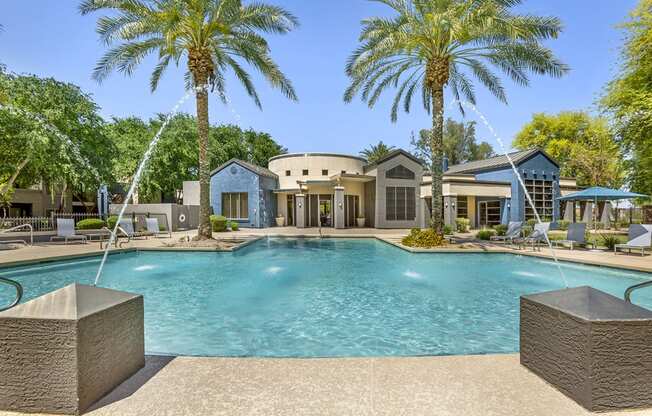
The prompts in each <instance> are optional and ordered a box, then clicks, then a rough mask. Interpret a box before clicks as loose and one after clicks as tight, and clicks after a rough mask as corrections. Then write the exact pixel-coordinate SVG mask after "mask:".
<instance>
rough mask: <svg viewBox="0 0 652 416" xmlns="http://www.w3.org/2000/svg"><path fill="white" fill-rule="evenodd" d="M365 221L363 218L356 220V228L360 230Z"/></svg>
mask: <svg viewBox="0 0 652 416" xmlns="http://www.w3.org/2000/svg"><path fill="white" fill-rule="evenodd" d="M365 221H366V219H365V218H356V219H355V222H356V223H357V224H358V227H360V228H362V227H364V223H365Z"/></svg>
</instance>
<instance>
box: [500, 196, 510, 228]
mask: <svg viewBox="0 0 652 416" xmlns="http://www.w3.org/2000/svg"><path fill="white" fill-rule="evenodd" d="M500 208H501V209H502V212H501V213H500V223H501V224H503V225H508V224H509V219H510V218H511V214H510V211H511V210H512V199H511V198H503V199H502V200H501V204H500Z"/></svg>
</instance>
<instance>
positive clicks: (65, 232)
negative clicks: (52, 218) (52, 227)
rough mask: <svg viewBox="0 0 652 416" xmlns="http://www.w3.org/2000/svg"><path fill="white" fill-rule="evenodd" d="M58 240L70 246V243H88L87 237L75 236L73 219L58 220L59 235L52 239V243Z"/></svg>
mask: <svg viewBox="0 0 652 416" xmlns="http://www.w3.org/2000/svg"><path fill="white" fill-rule="evenodd" d="M56 240H63V243H64V244H68V241H81V242H82V243H84V244H86V242H87V238H86V236H85V235H81V234H75V220H73V219H72V218H57V235H53V236H52V237H50V242H52V241H56Z"/></svg>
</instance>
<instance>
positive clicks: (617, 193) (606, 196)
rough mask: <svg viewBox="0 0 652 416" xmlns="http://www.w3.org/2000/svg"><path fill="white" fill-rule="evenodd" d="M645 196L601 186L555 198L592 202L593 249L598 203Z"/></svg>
mask: <svg viewBox="0 0 652 416" xmlns="http://www.w3.org/2000/svg"><path fill="white" fill-rule="evenodd" d="M644 197H647V195H643V194H637V193H635V192H628V191H623V190H620V189H611V188H604V187H602V186H594V187H592V188H588V189H585V190H583V191H579V192H573V193H572V194H568V195H566V196H562V197H560V198H557V199H558V200H559V201H593V202H594V207H593V229H594V233H593V247H595V232H596V231H597V218H596V213H595V210H596V209H597V205H598V201H617V200H620V199H632V198H644Z"/></svg>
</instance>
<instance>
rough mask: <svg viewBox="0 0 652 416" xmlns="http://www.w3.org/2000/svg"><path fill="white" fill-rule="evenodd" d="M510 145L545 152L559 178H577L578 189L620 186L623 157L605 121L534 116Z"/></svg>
mask: <svg viewBox="0 0 652 416" xmlns="http://www.w3.org/2000/svg"><path fill="white" fill-rule="evenodd" d="M513 145H514V147H516V148H517V149H522V150H525V149H530V148H533V147H537V148H540V149H543V150H545V151H546V153H548V154H549V155H550V156H552V157H553V158H554V159H555V160H556V161H557V162H558V163H559V165H560V168H561V172H560V174H561V175H562V176H571V177H576V178H577V182H578V184H579V185H580V186H598V185H599V186H610V187H616V188H618V187H620V186H621V185H622V184H623V166H622V163H621V162H622V155H621V153H620V149H619V148H618V144H617V143H616V141H615V139H614V135H613V133H612V132H611V130H610V128H609V125H608V123H607V120H606V119H604V118H601V117H591V116H590V115H589V114H587V113H585V112H582V111H565V112H561V113H559V114H556V115H547V114H544V113H538V114H534V115H533V117H532V121H531V122H529V123H528V124H526V125H525V126H524V127H523V128H522V129H521V131H520V132H519V133H518V134H517V135H516V139H515V140H514V143H513Z"/></svg>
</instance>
